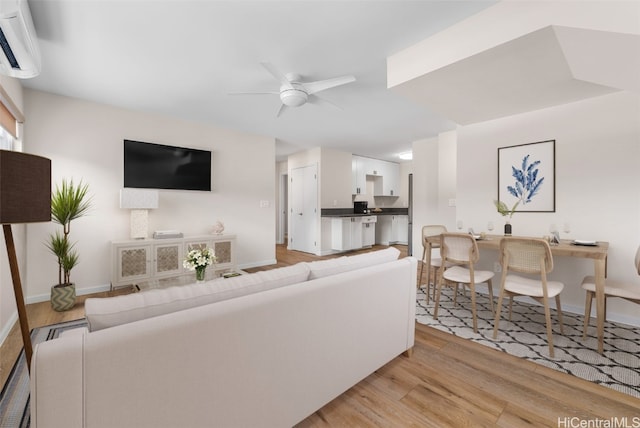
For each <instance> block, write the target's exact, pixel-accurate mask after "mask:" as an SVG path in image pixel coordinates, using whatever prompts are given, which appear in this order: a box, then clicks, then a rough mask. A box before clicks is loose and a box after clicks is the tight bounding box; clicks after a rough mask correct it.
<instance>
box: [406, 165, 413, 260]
mask: <svg viewBox="0 0 640 428" xmlns="http://www.w3.org/2000/svg"><path fill="white" fill-rule="evenodd" d="M408 214H409V236H408V242H407V243H408V244H409V245H408V246H407V252H408V254H407V255H409V256H411V255H413V174H409V210H408Z"/></svg>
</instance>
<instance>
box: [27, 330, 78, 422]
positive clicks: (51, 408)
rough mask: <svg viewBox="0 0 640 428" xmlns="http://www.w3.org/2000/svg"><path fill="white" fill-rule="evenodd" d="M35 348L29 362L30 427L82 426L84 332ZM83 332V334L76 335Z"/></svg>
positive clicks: (41, 344)
mask: <svg viewBox="0 0 640 428" xmlns="http://www.w3.org/2000/svg"><path fill="white" fill-rule="evenodd" d="M78 330H79V331H78V332H74V334H68V335H64V336H61V337H59V338H57V339H54V340H50V341H47V342H43V343H40V344H38V345H36V347H35V349H34V351H33V357H32V359H31V381H30V382H31V405H30V407H31V427H33V428H37V427H38V426H43V427H52V428H56V427H65V428H69V427H82V426H83V422H84V386H83V371H84V361H83V354H84V351H83V347H84V339H85V334H86V333H87V330H86V329H78ZM80 332H84V334H80Z"/></svg>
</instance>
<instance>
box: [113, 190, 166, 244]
mask: <svg viewBox="0 0 640 428" xmlns="http://www.w3.org/2000/svg"><path fill="white" fill-rule="evenodd" d="M158 196H159V195H158V191H157V190H151V189H134V188H124V189H121V190H120V208H127V209H130V210H131V239H146V238H147V234H148V225H149V211H148V210H150V209H156V208H158Z"/></svg>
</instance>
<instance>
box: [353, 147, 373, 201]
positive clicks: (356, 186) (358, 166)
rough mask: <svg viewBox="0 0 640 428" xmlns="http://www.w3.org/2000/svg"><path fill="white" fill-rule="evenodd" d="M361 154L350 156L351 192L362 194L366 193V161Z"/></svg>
mask: <svg viewBox="0 0 640 428" xmlns="http://www.w3.org/2000/svg"><path fill="white" fill-rule="evenodd" d="M368 160H369V159H368V158H363V157H362V156H352V157H351V176H352V181H351V194H352V195H364V194H366V193H367V172H366V168H367V165H366V164H367V161H368Z"/></svg>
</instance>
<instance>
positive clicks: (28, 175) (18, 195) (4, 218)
mask: <svg viewBox="0 0 640 428" xmlns="http://www.w3.org/2000/svg"><path fill="white" fill-rule="evenodd" d="M46 221H51V160H50V159H47V158H43V157H41V156H36V155H31V154H27V153H20V152H12V151H8V150H0V223H2V224H11V223H34V222H46Z"/></svg>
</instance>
